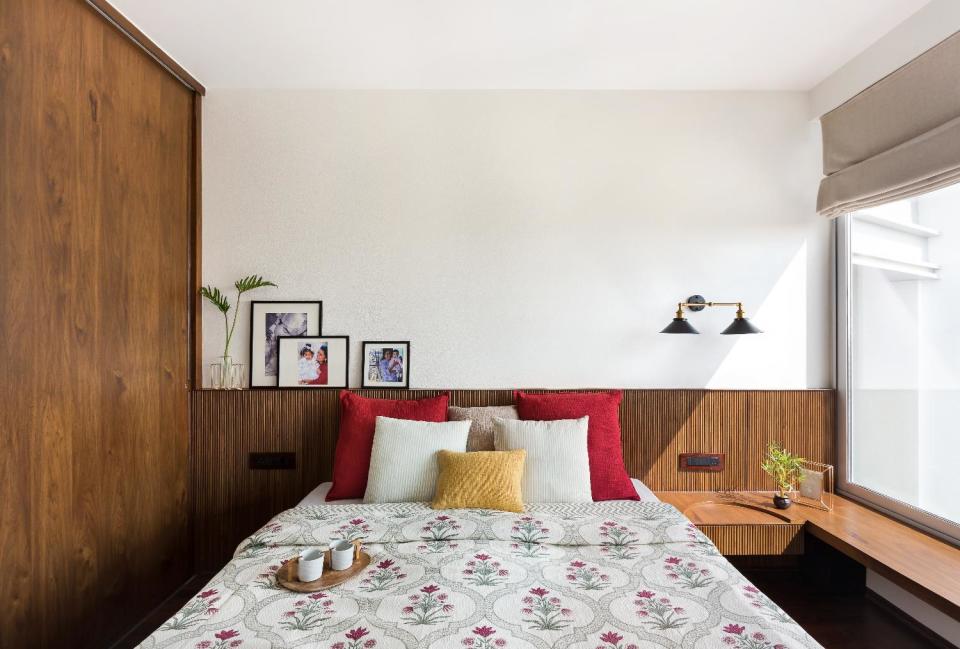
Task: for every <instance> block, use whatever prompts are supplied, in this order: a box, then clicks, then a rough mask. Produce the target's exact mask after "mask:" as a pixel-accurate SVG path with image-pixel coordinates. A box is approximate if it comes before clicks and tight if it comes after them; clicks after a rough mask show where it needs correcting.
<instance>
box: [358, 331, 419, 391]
mask: <svg viewBox="0 0 960 649" xmlns="http://www.w3.org/2000/svg"><path fill="white" fill-rule="evenodd" d="M368 345H369V346H371V347H378V346H379V347H397V346H399V345H403V346H404V347H405V349H406V354H405V355H404V359H403V381H401V382H398V383H395V382H392V381H380V382H372V381H370V377H369V372H368V371H367V346H368ZM360 353H361V360H362V367H361V380H360V385H361V387H364V388H392V389H395V390H409V389H410V356H411V355H412V353H411V345H410V341H409V340H364V341H363V342H362V343H361V345H360Z"/></svg>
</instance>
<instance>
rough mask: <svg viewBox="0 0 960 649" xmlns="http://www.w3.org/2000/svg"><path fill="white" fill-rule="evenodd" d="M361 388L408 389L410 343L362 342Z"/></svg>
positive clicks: (401, 341)
mask: <svg viewBox="0 0 960 649" xmlns="http://www.w3.org/2000/svg"><path fill="white" fill-rule="evenodd" d="M362 385H363V387H365V388H409V387H410V341H409V340H396V341H385V342H381V341H370V340H365V341H363V383H362Z"/></svg>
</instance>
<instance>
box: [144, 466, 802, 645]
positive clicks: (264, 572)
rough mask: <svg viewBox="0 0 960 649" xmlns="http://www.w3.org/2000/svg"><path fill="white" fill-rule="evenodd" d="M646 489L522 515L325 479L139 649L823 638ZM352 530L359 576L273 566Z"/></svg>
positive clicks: (539, 507)
mask: <svg viewBox="0 0 960 649" xmlns="http://www.w3.org/2000/svg"><path fill="white" fill-rule="evenodd" d="M635 485H637V488H638V493H639V495H640V496H641V500H640V501H625V500H615V501H606V502H588V503H576V504H551V503H544V504H532V505H529V506H528V507H527V511H526V512H524V513H522V514H515V513H509V512H500V511H490V510H476V509H470V510H434V509H431V508H430V507H429V505H428V504H426V503H396V504H368V505H364V504H361V503H359V502H350V501H339V502H325V501H324V496H325V494H326V490H327V489H329V485H328V484H325V485H321V486H319V487H318V488H317V489H316V490H315V491H314V492H312V493H311V494H310V495H308V496H307V497H306V498H305V499H304V501H303V502H301V503H300V504H299V505H298V506H297V507H294V508H292V509H289V510H287V511H284V512H282V513H280V514H279V515H277V516H276V517H274V518H273V519H272V520H271V521H270V522H268V523H267V524H266V525H264V526H263V527H262V528H261V529H260V530H258V531H257V532H255V533H254V534H253V535H251V536H250V537H248V538H247V539H245V540H244V541H243V542H242V543H241V544H240V546H239V547H238V548H237V550H236V553H235V554H234V557H233V559H232V560H231V561H230V562H229V563H228V564H227V565H226V566H225V567H224V568H223V569H222V570H221V571H220V572H219V573H218V574H217V575H216V576H215V577H214V578H213V579H212V580H211V581H210V582H209V583H208V584H207V586H206V587H205V588H204V589H203V590H202V591H201V592H200V593H198V594H197V595H196V596H195V597H193V598H192V599H191V600H190V601H189V602H188V603H187V604H186V605H185V606H184V607H183V608H182V609H181V610H180V611H179V612H177V614H176V615H174V616H173V617H172V618H170V619H169V620H168V621H167V622H166V623H164V625H163V626H161V627H160V628H159V629H158V630H157V631H156V632H154V633H153V634H152V635H151V636H150V637H149V638H147V639H146V640H145V641H144V642H143V643H142V644H141V645H140V646H141V647H144V648H149V649H153V648H161V647H178V648H190V649H226V648H228V647H229V648H236V647H242V648H243V649H261V648H267V647H322V648H324V649H374V648H376V649H399V648H402V647H423V648H425V649H426V648H430V649H442V648H452V647H458V648H460V649H531V648H534V647H537V648H547V647H563V648H567V647H570V648H574V649H639V648H641V647H664V648H681V647H682V648H691V649H707V648H712V647H717V648H721V647H734V648H741V649H787V648H790V649H798V648H801V647H802V648H807V649H812V648H817V647H820V645H819V644H817V642H816V641H814V640H813V639H812V638H811V637H810V636H809V635H808V634H807V633H806V632H804V630H803V629H802V628H800V627H799V626H798V625H797V624H796V623H795V622H794V621H793V620H792V619H791V618H790V617H789V616H788V615H787V614H786V613H784V611H783V610H781V609H780V608H779V607H778V606H777V605H776V604H775V603H774V602H772V601H771V600H770V599H769V598H767V597H766V596H765V595H764V594H763V593H761V592H760V591H759V590H758V589H757V588H755V587H754V586H753V585H752V584H751V583H750V582H749V581H747V580H746V579H745V578H744V577H743V576H742V575H741V574H740V573H739V572H738V571H737V570H736V569H735V568H734V567H733V566H732V565H731V564H730V563H729V562H728V561H727V560H726V559H724V558H723V557H722V556H721V555H720V554H719V552H718V551H717V549H716V548H715V547H714V545H713V543H711V542H710V540H709V539H708V538H707V537H705V536H704V535H703V534H702V533H700V532H699V531H698V530H697V529H696V527H694V525H693V524H691V523H690V522H689V521H688V520H687V519H686V518H684V517H683V515H682V514H680V512H679V511H677V510H676V509H675V508H674V507H672V506H671V505H668V504H665V503H661V502H659V501H658V500H657V499H656V498H655V497H654V495H653V494H652V493H651V492H650V491H649V490H648V489H646V487H645V486H643V485H642V484H641V483H639V482H635ZM332 538H342V539H350V540H353V539H361V540H362V541H363V545H364V548H365V549H366V551H367V552H369V553H370V554H371V556H372V558H373V560H372V562H371V565H370V567H369V568H368V569H367V570H366V571H365V572H364V573H363V574H362V576H361V577H359V578H357V579H355V580H352V581H349V582H346V583H344V584H342V585H340V586H336V587H334V588H332V589H330V590H329V591H328V592H320V593H313V594H310V595H301V594H297V593H294V592H290V591H287V590H285V589H283V588H282V587H279V586H277V584H276V582H275V579H274V574H273V573H274V572H275V571H276V570H277V568H278V567H279V566H280V565H281V564H282V562H284V561H285V560H286V559H288V558H290V557H293V556H296V554H297V553H298V552H299V551H300V550H301V549H302V548H303V547H304V546H316V545H323V544H325V543H326V542H328V541H329V540H330V539H332Z"/></svg>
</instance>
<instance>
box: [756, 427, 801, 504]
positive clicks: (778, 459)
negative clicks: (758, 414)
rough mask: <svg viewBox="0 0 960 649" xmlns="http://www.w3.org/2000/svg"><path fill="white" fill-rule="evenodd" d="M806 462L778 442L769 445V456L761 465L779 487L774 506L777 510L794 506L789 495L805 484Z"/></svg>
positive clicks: (774, 498)
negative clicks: (795, 488)
mask: <svg viewBox="0 0 960 649" xmlns="http://www.w3.org/2000/svg"><path fill="white" fill-rule="evenodd" d="M804 461H805V460H804V459H803V458H802V457H800V456H799V455H794V454H793V453H791V452H790V451H788V450H787V449H785V448H783V447H782V446H781V445H780V444H779V443H778V442H770V443H769V444H767V455H766V457H764V459H763V462H761V463H760V468H761V469H763V470H764V471H766V472H767V473H768V474H769V475H770V476H771V477H772V478H773V481H774V482H775V483H776V485H777V493H776V495H775V496H774V497H773V505H774V507H776V508H777V509H786V508H787V507H789V506H790V505H791V504H792V502H791V500H790V496H788V495H787V494H788V493H789V492H790V491H793V489H794V487H795V486H796V485H799V484H800V483H801V482H803V477H804V476H803V462H804Z"/></svg>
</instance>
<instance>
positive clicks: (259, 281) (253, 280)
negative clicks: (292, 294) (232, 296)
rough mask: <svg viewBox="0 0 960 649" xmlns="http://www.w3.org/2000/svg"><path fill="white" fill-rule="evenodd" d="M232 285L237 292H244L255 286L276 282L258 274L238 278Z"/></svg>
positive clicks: (270, 284)
mask: <svg viewBox="0 0 960 649" xmlns="http://www.w3.org/2000/svg"><path fill="white" fill-rule="evenodd" d="M233 285H234V286H235V287H236V289H237V292H238V293H246V292H247V291H252V290H253V289H255V288H263V287H264V286H274V287H275V286H276V284H274V283H273V282H271V281H268V280H265V279H263V277H261V276H260V275H250V276H248V277H244V278H243V279H238V280H237V281H236V282H234V283H233Z"/></svg>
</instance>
